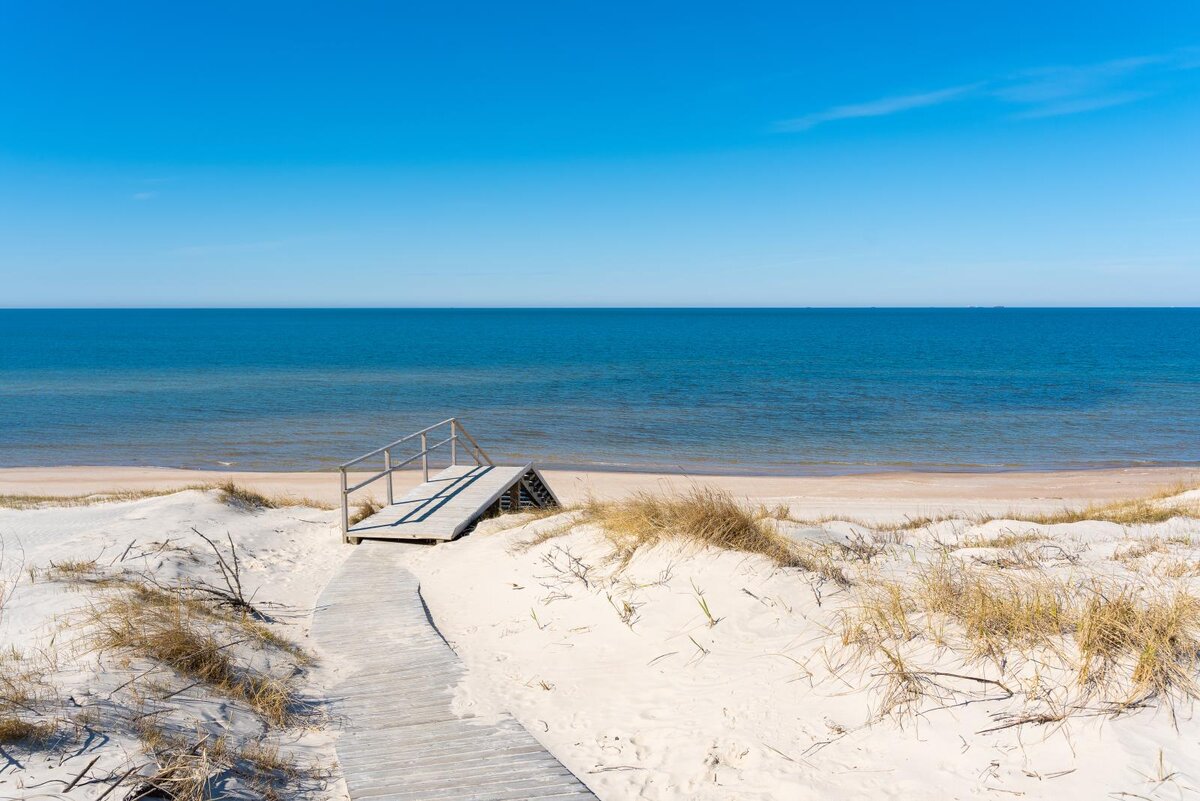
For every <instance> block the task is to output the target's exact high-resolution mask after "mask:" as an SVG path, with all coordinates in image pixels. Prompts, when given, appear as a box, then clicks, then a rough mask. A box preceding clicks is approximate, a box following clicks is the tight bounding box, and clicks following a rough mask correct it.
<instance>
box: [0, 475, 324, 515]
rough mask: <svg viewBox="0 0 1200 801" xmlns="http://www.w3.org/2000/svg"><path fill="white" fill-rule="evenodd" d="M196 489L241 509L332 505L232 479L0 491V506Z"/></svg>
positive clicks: (83, 502)
mask: <svg viewBox="0 0 1200 801" xmlns="http://www.w3.org/2000/svg"><path fill="white" fill-rule="evenodd" d="M191 490H198V491H201V492H210V491H216V492H217V493H219V496H220V498H221V500H222V502H224V503H228V504H230V505H232V506H236V507H239V508H244V509H250V510H253V509H279V508H283V507H288V506H303V507H307V508H311V509H332V508H334V507H333V505H332V504H328V503H325V502H324V501H318V500H315V499H313V498H304V497H298V496H293V495H286V494H275V495H267V494H264V493H260V492H256V491H255V490H252V489H249V488H247V487H244V486H242V485H240V484H237V483H235V482H233V481H221V482H215V483H208V484H185V485H182V486H179V487H170V488H158V489H139V490H125V489H114V490H105V491H103V492H91V493H86V494H81V495H43V494H32V493H31V494H0V509H18V510H21V509H40V508H49V507H74V506H95V505H97V504H101V503H116V502H120V501H140V500H144V499H146V498H161V497H163V496H166V495H175V494H178V493H180V492H188V491H191Z"/></svg>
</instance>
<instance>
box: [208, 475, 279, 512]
mask: <svg viewBox="0 0 1200 801" xmlns="http://www.w3.org/2000/svg"><path fill="white" fill-rule="evenodd" d="M216 490H217V493H218V494H219V496H220V498H221V500H222V501H223V502H224V503H227V504H229V505H230V506H233V507H236V508H240V509H277V508H279V503H278V502H277V500H276V499H275V498H272V497H269V496H267V495H264V494H262V493H261V492H256V491H254V490H252V489H250V488H248V487H243V486H242V485H241V484H236V483H234V482H233V481H222V482H221V483H220V484H217V486H216Z"/></svg>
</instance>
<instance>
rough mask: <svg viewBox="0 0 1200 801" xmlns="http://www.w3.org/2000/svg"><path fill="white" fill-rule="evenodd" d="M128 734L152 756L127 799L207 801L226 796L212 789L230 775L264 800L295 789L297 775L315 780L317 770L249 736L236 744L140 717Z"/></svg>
mask: <svg viewBox="0 0 1200 801" xmlns="http://www.w3.org/2000/svg"><path fill="white" fill-rule="evenodd" d="M134 733H135V734H136V736H137V738H138V740H139V741H140V742H141V744H142V748H143V750H145V752H146V753H147V755H149V756H150V758H151V759H152V760H153V768H154V769H153V772H151V773H149V774H148V775H144V776H143V778H142V779H141V783H140V785H139V786H137V787H136V788H135V789H134V790H133V792H131V793H130V795H129V797H131V798H141V797H146V798H160V797H166V798H170V799H173V801H212V800H213V799H216V798H224V797H226V796H225V795H224V794H218V788H217V787H216V786H215V785H216V780H217V778H218V777H219V776H220V775H221V774H223V773H225V774H233V775H235V776H237V777H238V778H239V779H240V780H242V781H243V782H244V783H245V784H246V785H247V789H249V790H251V791H252V792H253V793H254V796H255V797H257V798H262V799H264V801H275V799H281V798H285V797H292V794H291V793H289V794H288V795H285V794H284V791H285V790H297V789H303V788H298V787H297V786H296V785H297V782H298V781H299V780H302V779H310V780H311V779H317V778H319V771H318V770H317V769H316V768H314V767H304V766H301V765H300V763H299V762H298V760H296V759H295V758H294V757H292V756H290V755H286V754H284V753H283V752H281V751H280V750H279V748H278V747H276V746H274V745H271V744H268V743H264V742H261V741H256V740H252V741H250V742H247V743H243V744H240V745H239V744H238V743H236V742H234V741H233V740H232V739H231V738H230V737H228V736H213V735H212V734H211V733H209V734H205V733H201V732H200V731H196V732H192V733H188V734H187V735H186V736H185V734H184V733H183V732H179V731H175V730H171V729H168V728H167V727H165V726H162V725H159V724H157V723H154V722H152V720H151V719H148V718H143V719H141V720H139V721H137V722H136V723H135V724H134Z"/></svg>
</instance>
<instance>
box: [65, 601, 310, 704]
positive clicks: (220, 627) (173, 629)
mask: <svg viewBox="0 0 1200 801" xmlns="http://www.w3.org/2000/svg"><path fill="white" fill-rule="evenodd" d="M87 622H88V623H89V624H90V627H91V628H90V631H91V632H92V633H91V641H92V644H93V645H94V646H95V647H97V648H98V649H102V650H109V649H112V650H118V651H122V652H125V653H128V654H132V655H134V656H138V657H141V658H143V659H147V660H150V661H152V662H157V663H161V664H163V665H165V666H167V667H169V668H171V669H172V670H174V671H175V672H176V673H178V674H179V675H181V676H184V677H186V678H188V679H190V680H192V681H197V682H200V683H202V684H204V685H205V686H207V687H208V688H209V689H211V690H213V691H215V692H218V693H220V694H222V695H225V696H227V697H230V698H234V699H237V700H240V701H243V702H244V703H246V704H247V705H248V706H249V707H250V708H252V709H253V710H254V711H255V712H257V713H258V714H259V715H260V716H261V717H262V718H263V720H264V721H266V722H267V723H268V725H271V726H286V725H289V724H290V723H292V722H293V721H294V720H295V718H296V717H297V715H298V714H299V713H300V709H301V704H300V701H299V698H298V696H297V692H296V690H295V688H294V687H293V684H292V682H291V681H290V680H287V679H281V678H277V677H274V676H269V675H266V674H264V673H263V672H261V671H258V670H256V669H253V668H252V667H250V666H249V665H248V664H244V663H239V662H238V660H236V659H235V657H234V656H233V653H232V648H233V646H235V645H237V644H239V643H242V642H247V641H250V642H257V643H259V644H267V645H271V646H277V645H278V644H279V642H278V638H277V636H276V635H274V634H273V633H271V632H269V630H267V629H266V628H265V627H264V626H262V624H261V623H258V622H257V621H254V620H253V619H250V618H248V617H245V616H243V617H241V618H235V619H234V622H233V623H232V624H230V623H226V622H223V621H221V620H219V619H218V618H217V616H216V615H215V613H214V612H213V610H212V608H211V607H210V606H208V605H206V604H204V603H203V602H200V601H198V600H195V599H191V598H187V597H183V596H181V595H176V594H172V593H169V592H165V591H163V590H161V589H159V588H157V587H149V586H142V587H137V586H126V587H124V588H123V589H120V590H118V591H117V592H115V593H113V594H111V595H110V596H108V597H106V598H103V599H101V600H100V601H98V602H97V603H95V604H93V605H92V606H91V607H90V608H89V610H88V614H87ZM297 650H298V649H296V648H295V646H291V647H290V648H288V651H289V653H295V652H296V651H297Z"/></svg>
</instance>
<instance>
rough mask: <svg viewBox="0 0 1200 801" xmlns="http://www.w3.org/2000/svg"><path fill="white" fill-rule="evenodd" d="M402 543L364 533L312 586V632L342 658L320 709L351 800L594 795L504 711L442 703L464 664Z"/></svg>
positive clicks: (582, 798) (563, 800)
mask: <svg viewBox="0 0 1200 801" xmlns="http://www.w3.org/2000/svg"><path fill="white" fill-rule="evenodd" d="M403 557H404V549H403V548H397V547H395V546H394V545H390V544H387V543H381V542H367V543H363V544H362V545H361V546H359V547H358V548H356V549H355V551H354V553H353V554H352V555H351V556H350V557H349V558H348V559H347V560H346V561H345V562H344V563H343V564H342V566H341V568H340V569H339V570H338V572H337V573H336V574H335V575H334V578H333V579H332V581H330V583H329V585H328V586H327V587H326V588H325V590H324V591H323V592H322V594H321V597H320V599H319V600H318V603H317V610H316V612H315V613H314V616H313V637H314V639H315V640H316V642H317V644H318V645H319V646H320V647H321V648H322V649H323V650H325V651H328V652H331V653H337V654H338V656H339V659H340V661H342V663H343V664H345V665H347V666H348V667H347V668H346V675H345V676H344V678H343V679H342V681H341V683H340V684H339V685H338V686H336V687H335V688H334V694H335V697H334V700H333V703H332V711H333V714H334V715H335V717H336V718H337V719H339V720H341V721H343V723H342V733H341V735H340V736H339V738H338V740H337V743H336V748H337V754H338V762H339V764H340V765H341V767H342V771H343V774H344V776H345V779H346V785H347V788H348V790H349V791H350V797H351V799H353V800H354V801H360V799H361V800H362V801H466V799H473V800H474V801H516V800H517V799H539V800H543V801H552V800H554V801H596V798H595V796H594V795H593V794H592V793H591V791H590V790H588V788H587V787H586V786H585V785H584V784H583V783H582V782H581V781H579V779H578V778H576V777H575V775H574V774H572V773H571V772H570V771H569V770H567V769H566V768H565V767H564V766H563V765H562V763H560V762H559V761H558V760H557V759H555V758H554V756H553V755H551V754H550V753H549V752H548V751H547V750H546V749H545V747H543V746H542V744H541V743H539V742H538V741H537V740H536V739H535V738H534V737H533V735H531V734H530V733H529V732H528V731H526V730H525V728H524V727H522V726H521V724H520V723H518V722H517V721H516V720H514V719H513V718H511V717H509V716H507V715H504V716H502V717H501V718H500V719H499V720H496V719H495V718H489V720H488V721H486V722H485V721H481V720H478V719H476V718H472V717H460V716H459V715H458V714H456V713H455V712H454V710H453V709H452V704H453V700H454V695H455V688H456V686H457V685H458V683H459V681H460V680H461V679H462V678H463V676H464V674H465V673H466V667H465V666H464V665H463V664H462V662H461V661H460V660H459V658H458V656H457V654H455V653H454V651H453V650H451V648H450V646H449V645H447V644H446V641H445V640H444V639H442V637H441V635H440V634H439V633H438V631H437V630H436V629H435V628H434V627H433V624H432V622H431V620H430V617H429V614H428V611H427V610H426V608H425V605H424V603H423V602H422V600H421V596H420V592H419V584H418V582H417V579H416V577H415V576H414V575H413V574H412V573H411V572H409V571H408V570H407V569H405V567H404V566H403V562H402V560H403Z"/></svg>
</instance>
